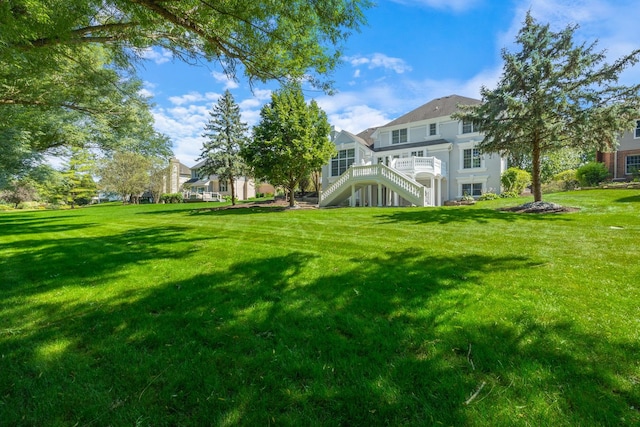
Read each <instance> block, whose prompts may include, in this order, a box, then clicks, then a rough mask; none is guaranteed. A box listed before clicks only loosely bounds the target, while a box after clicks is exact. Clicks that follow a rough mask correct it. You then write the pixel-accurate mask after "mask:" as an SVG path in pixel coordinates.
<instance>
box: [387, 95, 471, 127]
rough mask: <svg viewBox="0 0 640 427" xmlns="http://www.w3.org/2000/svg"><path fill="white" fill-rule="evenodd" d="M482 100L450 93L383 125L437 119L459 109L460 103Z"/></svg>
mask: <svg viewBox="0 0 640 427" xmlns="http://www.w3.org/2000/svg"><path fill="white" fill-rule="evenodd" d="M481 102H482V101H480V100H479V99H474V98H467V97H466V96H460V95H449V96H445V97H442V98H436V99H434V100H433V101H429V102H427V103H426V104H424V105H422V106H421V107H418V108H416V109H415V110H413V111H410V112H408V113H407V114H405V115H404V116H400V117H398V118H397V119H395V120H393V121H392V122H389V123H387V124H386V125H384V126H383V127H387V126H395V125H403V124H405V123H413V122H418V121H420V120H428V119H435V118H437V117H443V116H449V115H451V114H453V113H455V112H456V111H458V105H460V104H462V105H475V104H480V103H481Z"/></svg>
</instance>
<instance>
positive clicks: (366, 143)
mask: <svg viewBox="0 0 640 427" xmlns="http://www.w3.org/2000/svg"><path fill="white" fill-rule="evenodd" d="M342 132H343V133H345V134H346V135H348V136H349V137H350V138H351V139H353V140H354V141H357V142H359V143H360V144H363V145H369V143H368V142H367V141H366V140H365V139H364V138H361V137H360V136H359V134H358V135H354V134H352V133H351V132H349V131H346V130H343V131H342Z"/></svg>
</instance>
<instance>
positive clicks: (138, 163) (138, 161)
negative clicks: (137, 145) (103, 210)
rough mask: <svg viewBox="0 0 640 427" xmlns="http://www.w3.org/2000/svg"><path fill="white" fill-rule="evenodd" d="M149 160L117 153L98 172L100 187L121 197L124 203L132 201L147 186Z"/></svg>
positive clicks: (129, 153)
mask: <svg viewBox="0 0 640 427" xmlns="http://www.w3.org/2000/svg"><path fill="white" fill-rule="evenodd" d="M149 167H150V160H149V159H148V158H147V157H145V156H143V155H142V154H138V153H132V152H127V151H119V152H116V153H115V154H114V155H113V158H111V159H110V160H107V161H106V163H105V164H104V166H103V167H102V169H101V170H100V178H101V179H100V185H101V187H102V189H104V190H106V191H112V192H114V193H116V194H118V195H120V197H122V203H123V204H124V203H126V201H127V199H128V198H129V197H131V201H134V200H135V199H136V197H137V196H139V195H141V194H142V193H143V192H144V190H146V188H147V186H148V185H149Z"/></svg>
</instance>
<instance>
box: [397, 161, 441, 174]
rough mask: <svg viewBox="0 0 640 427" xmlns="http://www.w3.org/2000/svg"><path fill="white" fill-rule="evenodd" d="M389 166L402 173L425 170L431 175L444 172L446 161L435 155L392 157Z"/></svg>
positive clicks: (415, 172)
mask: <svg viewBox="0 0 640 427" xmlns="http://www.w3.org/2000/svg"><path fill="white" fill-rule="evenodd" d="M391 167H393V168H394V169H396V170H399V171H400V172H402V173H409V174H412V175H414V176H415V174H417V173H420V172H427V173H430V174H433V175H444V174H446V163H445V162H443V161H442V160H440V159H437V158H435V157H407V158H403V159H394V161H393V162H392V163H391ZM443 172H444V173H443Z"/></svg>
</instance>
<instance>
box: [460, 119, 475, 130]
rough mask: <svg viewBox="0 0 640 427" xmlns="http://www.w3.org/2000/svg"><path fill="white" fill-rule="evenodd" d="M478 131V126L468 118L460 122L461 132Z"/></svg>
mask: <svg viewBox="0 0 640 427" xmlns="http://www.w3.org/2000/svg"><path fill="white" fill-rule="evenodd" d="M478 131H479V130H478V126H476V125H475V124H474V123H473V122H471V121H468V120H464V121H463V122H462V133H474V132H478Z"/></svg>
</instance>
